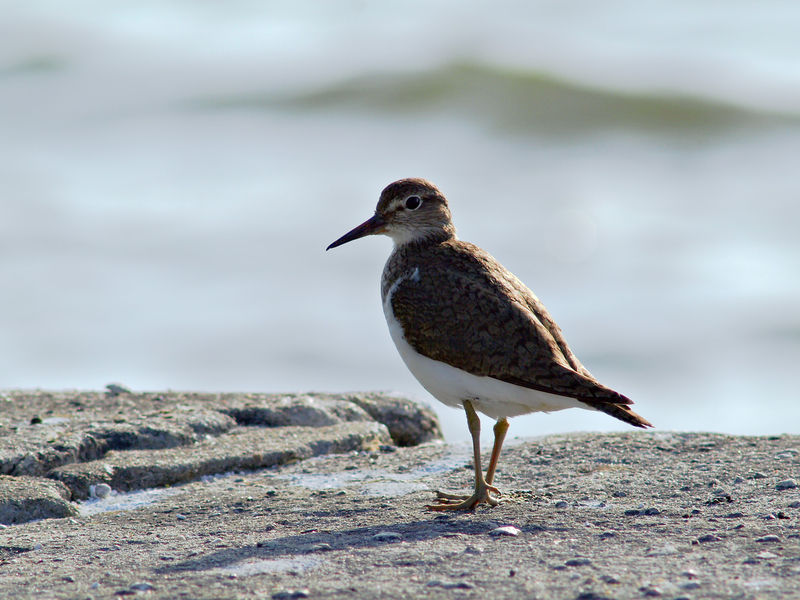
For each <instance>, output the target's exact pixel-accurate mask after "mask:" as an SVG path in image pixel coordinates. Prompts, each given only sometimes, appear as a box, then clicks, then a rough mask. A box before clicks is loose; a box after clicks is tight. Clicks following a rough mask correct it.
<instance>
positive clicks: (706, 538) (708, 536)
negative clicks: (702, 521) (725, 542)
mask: <svg viewBox="0 0 800 600" xmlns="http://www.w3.org/2000/svg"><path fill="white" fill-rule="evenodd" d="M697 541H698V542H700V543H701V544H706V543H708V542H721V541H722V538H721V537H719V536H718V535H714V534H713V533H709V534H706V535H703V536H700V537H699V538H697Z"/></svg>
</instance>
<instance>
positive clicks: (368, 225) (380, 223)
mask: <svg viewBox="0 0 800 600" xmlns="http://www.w3.org/2000/svg"><path fill="white" fill-rule="evenodd" d="M384 231H386V221H384V220H383V218H381V217H379V216H378V215H373V216H372V217H371V218H370V219H367V220H366V221H364V222H363V223H362V224H361V225H359V226H358V227H356V228H355V229H352V230H350V231H348V232H347V233H345V234H344V235H343V236H342V237H340V238H339V239H338V240H336V241H335V242H333V243H332V244H331V245H330V246H328V247H327V248H325V250H330V249H331V248H336V247H337V246H341V245H342V244H346V243H347V242H352V241H353V240H357V239H358V238H362V237H364V236H365V235H375V234H376V233H383V232H384Z"/></svg>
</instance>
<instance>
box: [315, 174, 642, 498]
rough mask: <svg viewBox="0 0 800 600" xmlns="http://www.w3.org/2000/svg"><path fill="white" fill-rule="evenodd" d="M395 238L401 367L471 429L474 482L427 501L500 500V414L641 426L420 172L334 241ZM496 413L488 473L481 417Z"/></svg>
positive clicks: (388, 279)
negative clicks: (460, 225) (582, 413)
mask: <svg viewBox="0 0 800 600" xmlns="http://www.w3.org/2000/svg"><path fill="white" fill-rule="evenodd" d="M378 234H382V235H387V236H389V237H390V238H391V239H392V241H393V242H394V247H393V250H392V252H391V255H390V256H389V258H388V260H387V261H386V265H385V267H384V269H383V274H382V276H381V300H382V303H383V311H384V316H385V317H386V322H387V325H388V327H389V332H390V335H391V338H392V341H393V342H394V344H395V346H396V347H397V350H398V352H399V354H400V356H401V358H402V359H403V361H404V362H405V364H406V366H407V367H408V369H409V370H410V371H411V373H412V374H413V375H414V376H415V377H416V379H417V380H418V381H419V382H420V384H421V385H422V386H423V387H424V388H425V389H426V390H427V391H428V392H429V393H430V394H431V395H432V396H434V397H435V398H436V399H437V400H439V401H440V402H442V403H444V404H446V405H448V406H452V407H456V408H463V409H464V411H465V412H466V416H467V425H468V428H469V432H470V435H471V437H472V447H473V456H474V460H473V465H474V469H475V483H474V491H473V493H472V494H471V495H470V494H451V493H446V492H441V491H437V498H436V500H435V503H434V504H430V505H428V506H427V508H428V509H430V510H434V511H462V510H474V509H475V508H476V507H477V506H478V505H480V504H488V505H490V506H496V505H497V504H498V503H499V499H498V498H499V497H501V496H502V494H501V492H500V490H499V489H498V488H496V487H495V486H494V485H493V482H494V475H495V471H496V469H497V463H498V460H499V457H500V451H501V448H502V445H503V441H504V440H505V436H506V432H507V431H508V428H509V421H508V419H509V418H511V417H515V416H518V415H522V414H526V413H532V412H551V411H558V410H562V409H567V408H583V409H589V410H597V411H601V412H604V413H606V414H609V415H611V416H612V417H615V418H617V419H619V420H621V421H624V422H626V423H628V424H630V425H633V426H635V427H641V428H648V427H652V426H653V425H652V424H651V423H650V422H649V421H647V420H646V419H645V418H644V417H642V416H640V415H638V414H636V413H635V412H634V411H633V410H632V409H631V404H633V402H632V400H630V399H629V398H627V397H626V396H623V395H622V394H620V393H619V392H616V391H614V390H613V389H611V388H609V387H607V386H605V385H603V384H601V383H600V382H599V381H598V380H597V379H596V378H595V377H594V376H592V374H591V373H590V372H589V371H588V370H587V369H586V367H584V366H583V365H582V364H581V363H580V361H579V360H578V358H577V357H576V356H575V354H574V353H573V351H572V350H571V349H570V347H569V346H568V345H567V342H566V340H565V339H564V335H563V334H562V332H561V329H560V328H559V326H558V325H557V324H556V322H555V321H554V320H553V318H552V317H551V316H550V314H549V313H548V312H547V309H546V308H545V307H544V305H543V304H542V302H541V301H540V300H539V299H538V298H537V297H536V295H535V294H534V293H533V292H532V291H531V290H530V289H529V288H528V287H526V286H525V284H523V283H522V282H521V281H520V280H519V279H518V278H517V277H515V276H514V275H513V274H512V273H511V272H510V271H509V270H507V269H506V268H505V267H503V266H502V265H501V264H500V263H499V262H498V261H497V260H496V259H495V258H493V257H492V256H491V255H490V254H489V253H488V252H486V251H485V250H483V249H481V248H480V247H478V246H476V245H474V244H471V243H469V242H465V241H462V240H460V239H458V237H457V236H456V229H455V226H454V225H453V220H452V217H451V213H450V206H449V204H448V201H447V199H446V198H445V196H444V194H443V193H442V192H441V191H440V190H439V188H437V187H436V186H435V185H434V184H433V183H431V182H429V181H427V180H425V179H421V178H407V179H400V180H398V181H395V182H393V183H391V184H389V185H388V186H386V188H384V189H383V191H382V192H381V194H380V197H379V199H378V204H377V206H376V208H375V213H374V214H373V215H372V217H370V218H369V219H368V220H367V221H365V222H364V223H362V224H361V225H358V226H357V227H355V228H354V229H352V230H350V231H349V232H347V233H345V234H344V235H343V236H341V237H340V238H338V239H337V240H336V241H334V242H333V243H331V244H330V245H329V246H328V247H327V249H326V250H331V249H332V248H336V247H338V246H341V245H343V244H346V243H348V242H351V241H353V240H356V239H359V238H362V237H365V236H369V235H378ZM478 412H480V413H483V414H485V415H487V416H488V417H490V418H492V419H495V420H496V422H495V425H494V428H493V429H494V444H493V447H492V453H491V456H490V458H489V465H488V468H487V471H486V475H485V476H484V475H483V472H482V468H481V451H480V427H481V423H480V418H479V417H478V415H477V413H478Z"/></svg>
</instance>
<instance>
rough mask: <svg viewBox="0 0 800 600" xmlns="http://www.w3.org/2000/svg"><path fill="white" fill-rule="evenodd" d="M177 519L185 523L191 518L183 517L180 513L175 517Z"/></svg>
mask: <svg viewBox="0 0 800 600" xmlns="http://www.w3.org/2000/svg"><path fill="white" fill-rule="evenodd" d="M175 518H176V519H178V521H185V520H186V519H188V518H189V517H187V516H186V515H182V514H180V513H178V514H177V515H175Z"/></svg>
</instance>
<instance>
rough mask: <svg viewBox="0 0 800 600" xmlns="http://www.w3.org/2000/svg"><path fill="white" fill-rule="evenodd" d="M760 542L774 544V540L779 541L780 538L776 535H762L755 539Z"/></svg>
mask: <svg viewBox="0 0 800 600" xmlns="http://www.w3.org/2000/svg"><path fill="white" fill-rule="evenodd" d="M756 541H757V542H760V543H762V544H774V543H775V542H780V541H781V538H779V537H778V536H777V535H765V536H764V537H760V538H758V539H757V540H756Z"/></svg>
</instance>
